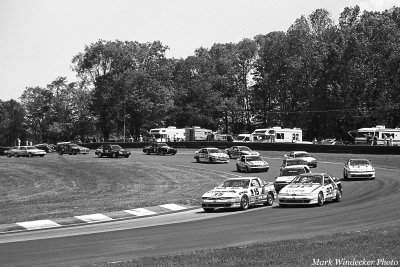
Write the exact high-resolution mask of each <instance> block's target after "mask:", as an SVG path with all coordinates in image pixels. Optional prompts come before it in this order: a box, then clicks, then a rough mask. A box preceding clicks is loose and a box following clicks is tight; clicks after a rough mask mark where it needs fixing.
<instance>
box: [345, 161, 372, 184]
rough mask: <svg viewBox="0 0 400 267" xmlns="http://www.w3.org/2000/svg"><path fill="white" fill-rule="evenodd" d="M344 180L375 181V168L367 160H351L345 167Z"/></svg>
mask: <svg viewBox="0 0 400 267" xmlns="http://www.w3.org/2000/svg"><path fill="white" fill-rule="evenodd" d="M343 178H344V179H345V180H347V179H349V178H366V179H370V180H373V179H375V168H374V167H373V166H372V164H371V162H370V161H369V160H367V159H349V160H348V161H347V162H346V163H345V164H344V167H343Z"/></svg>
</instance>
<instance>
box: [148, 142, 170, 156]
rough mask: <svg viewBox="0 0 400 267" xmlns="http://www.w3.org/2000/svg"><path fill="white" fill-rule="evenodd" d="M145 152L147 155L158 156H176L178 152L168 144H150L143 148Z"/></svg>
mask: <svg viewBox="0 0 400 267" xmlns="http://www.w3.org/2000/svg"><path fill="white" fill-rule="evenodd" d="M143 152H144V153H146V154H147V155H150V154H152V153H153V154H154V153H155V154H158V155H165V154H171V155H175V154H176V152H177V150H176V148H173V147H170V146H169V145H167V144H166V143H157V142H151V143H149V145H148V146H145V147H144V148H143Z"/></svg>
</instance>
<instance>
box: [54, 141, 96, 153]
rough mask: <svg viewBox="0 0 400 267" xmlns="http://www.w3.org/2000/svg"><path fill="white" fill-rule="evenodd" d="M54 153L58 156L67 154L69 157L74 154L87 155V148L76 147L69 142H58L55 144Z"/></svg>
mask: <svg viewBox="0 0 400 267" xmlns="http://www.w3.org/2000/svg"><path fill="white" fill-rule="evenodd" d="M56 151H57V153H58V154H59V155H62V154H69V155H76V154H88V153H89V148H87V147H83V146H80V145H77V144H75V143H71V142H60V143H57V147H56Z"/></svg>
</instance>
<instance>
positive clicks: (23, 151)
mask: <svg viewBox="0 0 400 267" xmlns="http://www.w3.org/2000/svg"><path fill="white" fill-rule="evenodd" d="M6 154H7V157H11V156H15V157H34V156H39V157H44V155H46V151H44V150H41V149H37V148H36V147H34V146H19V147H18V146H16V147H12V148H11V149H9V150H8V151H7V152H6Z"/></svg>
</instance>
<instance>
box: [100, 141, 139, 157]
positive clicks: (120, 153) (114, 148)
mask: <svg viewBox="0 0 400 267" xmlns="http://www.w3.org/2000/svg"><path fill="white" fill-rule="evenodd" d="M94 153H95V154H96V155H97V156H98V157H99V158H101V157H109V158H119V157H125V158H129V156H130V155H131V152H130V151H129V150H126V149H123V148H122V147H121V146H119V145H111V144H104V145H102V146H101V147H99V148H98V149H96V151H95V152H94Z"/></svg>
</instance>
